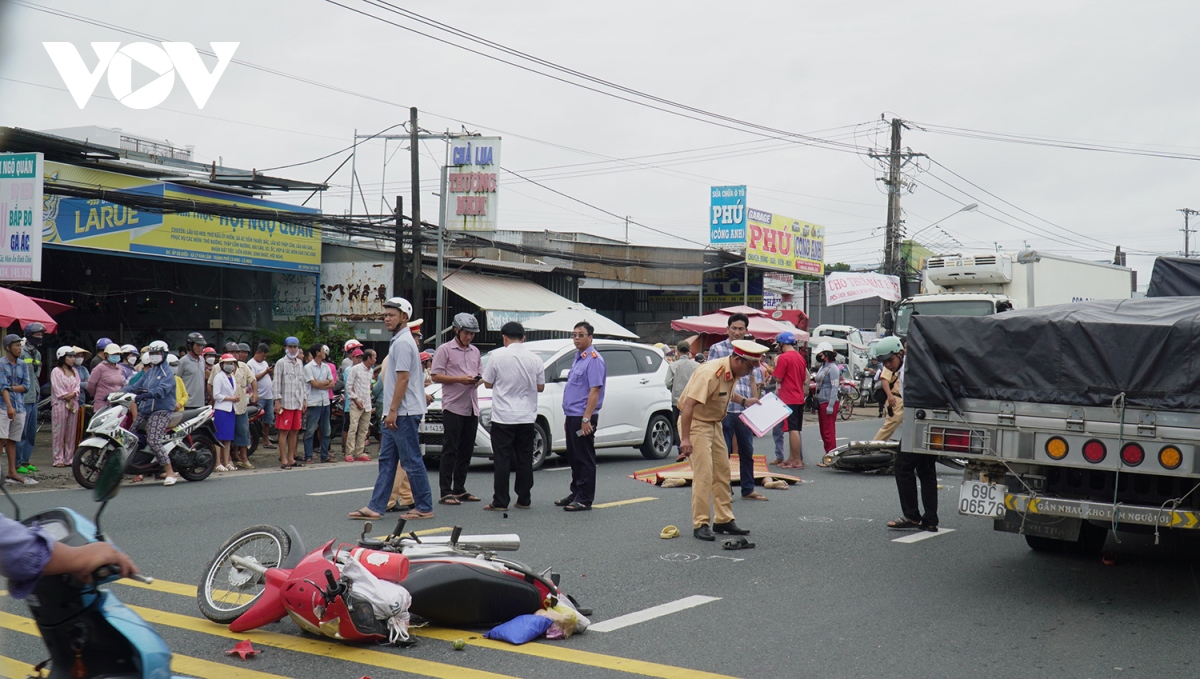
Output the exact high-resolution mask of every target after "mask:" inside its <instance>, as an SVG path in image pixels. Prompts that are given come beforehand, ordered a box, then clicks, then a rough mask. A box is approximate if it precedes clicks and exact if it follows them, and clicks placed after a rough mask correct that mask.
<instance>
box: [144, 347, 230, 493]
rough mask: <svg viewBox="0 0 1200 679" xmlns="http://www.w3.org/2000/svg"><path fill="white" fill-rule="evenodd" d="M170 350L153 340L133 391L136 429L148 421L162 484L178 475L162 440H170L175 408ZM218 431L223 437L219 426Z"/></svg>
mask: <svg viewBox="0 0 1200 679" xmlns="http://www.w3.org/2000/svg"><path fill="white" fill-rule="evenodd" d="M168 351H170V348H169V347H168V346H167V343H166V342H164V341H162V340H154V341H153V342H151V343H150V348H149V352H148V353H149V356H148V357H147V358H148V359H149V365H148V366H147V368H146V372H145V374H144V375H143V376H142V378H141V379H140V380H138V383H137V386H135V387H134V388H133V389H131V390H130V391H131V392H133V393H134V394H137V396H136V397H135V398H134V404H135V406H137V419H136V420H135V421H134V425H133V430H134V431H138V430H139V429H141V427H142V426H143V424H144V425H145V427H146V443H147V444H148V445H149V447H150V452H151V453H154V459H155V461H157V462H158V464H159V465H161V466H162V468H163V472H164V473H165V474H166V477H165V478H164V479H163V485H164V486H173V485H175V482H176V481H178V480H179V479H178V478H177V477H176V476H175V470H174V469H172V468H171V458H169V457H168V456H167V453H166V452H165V451H164V450H163V444H164V443H166V440H167V426H168V425H169V424H170V423H171V413H173V412H175V373H174V372H172V370H171V367H170V366H169V365H167V352H168ZM230 358H232V357H230ZM230 393H232V392H230ZM231 414H232V413H231ZM232 426H233V422H232V420H230V428H231V429H232ZM217 431H218V438H220V436H219V433H220V428H219V426H218V429H217ZM135 480H140V479H135Z"/></svg>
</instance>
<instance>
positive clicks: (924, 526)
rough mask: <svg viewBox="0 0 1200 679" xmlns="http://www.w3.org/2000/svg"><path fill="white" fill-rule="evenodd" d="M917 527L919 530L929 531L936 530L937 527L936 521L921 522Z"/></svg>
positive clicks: (933, 531)
mask: <svg viewBox="0 0 1200 679" xmlns="http://www.w3.org/2000/svg"><path fill="white" fill-rule="evenodd" d="M917 527H918V528H920V529H921V530H927V531H929V532H930V533H936V532H938V527H937V524H936V523H923V524H921V525H919V526H917Z"/></svg>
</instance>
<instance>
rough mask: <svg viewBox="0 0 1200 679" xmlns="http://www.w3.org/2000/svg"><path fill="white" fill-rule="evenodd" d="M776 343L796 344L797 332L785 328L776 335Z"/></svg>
mask: <svg viewBox="0 0 1200 679" xmlns="http://www.w3.org/2000/svg"><path fill="white" fill-rule="evenodd" d="M775 343H776V344H791V345H793V346H794V345H795V344H796V333H794V332H792V331H791V330H784V331H783V332H781V333H779V334H778V335H776V336H775Z"/></svg>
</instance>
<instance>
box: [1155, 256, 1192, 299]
mask: <svg viewBox="0 0 1200 679" xmlns="http://www.w3.org/2000/svg"><path fill="white" fill-rule="evenodd" d="M1146 296H1147V297H1196V296H1200V260H1196V259H1185V258H1183V257H1159V258H1157V259H1155V260H1154V271H1152V272H1151V273H1150V287H1149V288H1148V289H1147V290H1146Z"/></svg>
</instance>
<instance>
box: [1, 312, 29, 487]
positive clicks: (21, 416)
mask: <svg viewBox="0 0 1200 679" xmlns="http://www.w3.org/2000/svg"><path fill="white" fill-rule="evenodd" d="M32 386H33V383H32V381H31V380H30V378H29V367H28V366H27V365H26V364H25V361H22V360H21V336H20V335H7V336H5V338H4V356H3V357H0V390H2V391H0V395H2V398H3V399H4V410H2V411H0V444H2V445H3V448H4V452H6V453H7V454H8V476H7V478H9V479H13V482H14V483H24V482H25V481H24V480H23V479H22V478H21V476H20V475H19V473H18V469H17V442H18V441H20V440H21V435H22V434H23V433H24V431H25V403H24V396H25V393H26V392H27V391H29V389H31V388H32ZM5 483H6V482H5Z"/></svg>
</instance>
